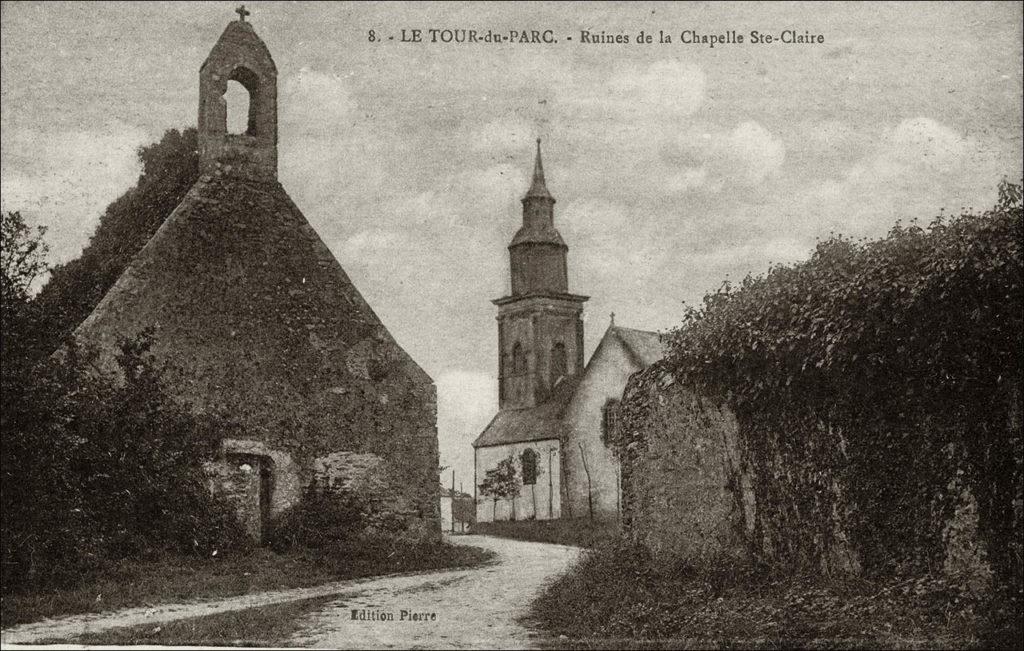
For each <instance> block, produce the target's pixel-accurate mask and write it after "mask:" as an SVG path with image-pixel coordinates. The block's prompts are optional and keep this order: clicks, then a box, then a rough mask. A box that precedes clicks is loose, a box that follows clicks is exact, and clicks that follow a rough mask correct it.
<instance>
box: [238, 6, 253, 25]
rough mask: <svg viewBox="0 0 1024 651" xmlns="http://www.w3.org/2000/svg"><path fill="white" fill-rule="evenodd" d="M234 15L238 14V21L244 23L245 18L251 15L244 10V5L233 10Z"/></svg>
mask: <svg viewBox="0 0 1024 651" xmlns="http://www.w3.org/2000/svg"><path fill="white" fill-rule="evenodd" d="M235 13H236V14H238V20H240V21H242V22H243V23H244V22H245V17H246V16H250V15H252V12H251V11H249V10H248V9H246V8H245V5H241V6H240V7H239V8H238V9H235Z"/></svg>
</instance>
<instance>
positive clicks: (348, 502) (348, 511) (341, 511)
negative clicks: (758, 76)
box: [267, 481, 369, 552]
mask: <svg viewBox="0 0 1024 651" xmlns="http://www.w3.org/2000/svg"><path fill="white" fill-rule="evenodd" d="M368 519H369V518H368V514H367V513H366V511H365V506H364V501H363V500H361V499H360V498H359V496H358V495H356V494H355V493H354V492H350V491H333V490H329V489H326V488H323V487H321V486H320V485H319V484H318V483H317V482H316V481H313V482H312V483H310V485H309V486H307V487H306V490H305V491H303V493H302V498H301V499H300V500H299V503H298V504H297V505H296V506H294V507H293V508H291V509H289V510H288V511H287V512H285V513H284V514H283V515H281V516H279V517H278V518H276V519H275V520H274V522H273V523H272V524H271V526H270V531H269V532H268V536H267V541H268V544H269V545H270V548H271V549H273V550H274V551H276V552H284V551H288V550H291V549H293V548H296V547H306V548H309V549H320V550H323V549H331V548H337V547H342V546H345V545H347V544H349V543H351V542H353V541H354V540H356V539H357V538H359V536H360V535H361V534H362V533H363V531H364V529H365V528H366V526H367V522H368Z"/></svg>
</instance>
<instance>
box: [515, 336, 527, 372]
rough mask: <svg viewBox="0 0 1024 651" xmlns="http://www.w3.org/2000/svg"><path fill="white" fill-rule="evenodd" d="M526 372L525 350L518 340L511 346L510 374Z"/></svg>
mask: <svg viewBox="0 0 1024 651" xmlns="http://www.w3.org/2000/svg"><path fill="white" fill-rule="evenodd" d="M524 373H526V352H525V351H524V350H523V345H522V344H521V343H519V342H518V341H517V342H516V344H515V345H514V346H512V374H513V375H523V374H524Z"/></svg>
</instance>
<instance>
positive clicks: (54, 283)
mask: <svg viewBox="0 0 1024 651" xmlns="http://www.w3.org/2000/svg"><path fill="white" fill-rule="evenodd" d="M196 150H197V148H196V134H195V130H194V129H189V130H186V131H185V132H183V133H180V132H178V131H168V132H167V133H166V134H165V135H164V137H163V139H162V140H161V141H160V142H159V143H155V144H153V145H151V146H149V147H143V148H140V150H139V160H140V162H141V163H142V167H143V171H142V175H141V176H140V177H139V181H138V183H137V185H136V186H135V187H134V188H132V189H131V190H129V191H128V192H126V193H125V194H124V195H122V196H121V197H120V198H119V199H118V200H117V201H115V202H114V203H112V204H111V205H110V206H109V207H108V208H107V210H106V212H105V213H104V214H103V216H102V217H101V218H100V223H99V226H98V227H97V230H96V232H95V233H94V234H93V236H92V238H91V241H90V243H89V245H88V246H87V247H86V248H85V250H84V251H83V253H82V255H81V256H80V257H79V258H77V259H75V260H72V261H71V262H69V263H67V264H65V265H60V266H58V267H56V268H54V269H52V270H50V271H51V274H50V278H49V280H48V282H47V283H46V285H44V286H43V288H42V290H41V291H40V293H39V294H38V295H36V296H32V295H31V288H32V285H33V283H34V282H35V281H36V280H37V279H38V278H40V277H41V276H42V274H43V273H45V272H46V271H47V267H46V261H45V256H46V253H47V247H46V244H45V241H44V239H43V235H44V230H43V229H37V230H36V231H33V230H32V229H30V228H29V227H28V226H27V225H26V224H25V221H24V220H23V219H22V217H21V215H20V214H19V213H16V212H15V213H6V214H4V215H3V219H2V247H0V249H2V263H3V264H2V271H3V273H2V278H0V281H2V301H3V302H2V310H0V317H2V330H3V344H2V346H0V350H2V368H3V373H2V404H3V415H2V417H0V421H2V423H0V426H2V430H3V450H4V452H3V462H2V465H3V469H2V472H3V485H4V490H3V491H2V502H3V514H4V515H3V521H2V526H3V532H2V533H3V549H2V562H3V578H4V580H3V586H4V592H5V593H8V592H10V591H18V590H36V589H42V588H45V587H48V586H59V585H68V584H70V583H73V582H75V581H77V580H78V579H80V578H81V577H82V575H83V573H85V572H87V571H88V570H89V569H96V568H99V567H102V566H103V565H104V564H105V563H106V562H108V561H110V560H115V559H122V558H130V557H140V556H146V555H149V554H152V553H154V552H157V551H161V550H167V549H173V550H175V551H179V552H189V553H192V552H209V550H210V549H212V548H214V547H219V548H224V547H226V546H228V547H229V546H231V545H233V544H241V543H242V540H243V538H242V537H241V535H242V532H241V530H240V529H239V527H238V525H237V524H236V522H235V518H234V515H233V514H232V512H231V511H230V510H229V509H228V508H227V507H226V506H225V505H224V504H222V503H221V502H220V500H218V499H216V498H214V497H212V496H211V495H210V493H209V491H207V490H206V486H205V478H204V476H203V473H202V469H201V464H202V462H203V461H204V460H206V459H207V458H209V456H210V453H211V449H212V446H213V445H215V443H216V441H215V438H214V437H215V434H216V432H217V431H218V429H219V427H218V426H217V424H215V423H213V422H212V421H209V420H207V419H202V418H198V417H195V416H193V415H191V414H190V413H188V412H187V411H186V410H185V409H184V408H182V407H180V406H179V405H177V404H176V403H175V402H174V400H172V399H171V398H170V397H169V396H168V395H167V394H166V393H165V392H164V390H163V388H162V387H161V383H160V377H161V375H162V373H163V372H164V371H165V369H161V368H157V367H156V365H155V364H154V363H153V360H152V358H151V357H150V356H149V354H148V351H149V347H150V345H151V344H152V341H151V337H150V336H149V335H148V334H146V333H140V335H139V336H138V337H137V338H136V339H134V340H131V341H124V342H122V348H121V354H120V356H119V359H118V362H119V363H120V366H121V371H122V375H123V378H121V379H122V380H123V381H112V380H110V379H105V378H102V377H99V376H98V375H97V374H95V373H91V372H90V365H91V356H90V354H89V353H88V351H80V350H78V349H76V348H75V346H74V345H73V344H72V343H71V342H70V340H69V339H68V335H69V334H70V333H71V332H72V331H73V330H74V328H75V327H77V326H78V324H79V323H80V322H81V321H82V320H84V319H85V317H86V316H88V314H89V313H90V312H91V311H92V310H93V308H94V307H95V306H96V304H97V303H98V302H99V301H100V299H101V298H102V297H103V295H104V294H105V293H106V292H107V290H108V289H109V288H110V286H111V285H113V283H114V282H115V281H116V280H117V278H118V277H119V276H120V274H121V273H122V271H123V270H124V268H125V267H126V266H127V265H128V263H129V261H130V260H131V259H132V258H133V257H134V255H135V254H136V253H137V252H138V251H139V250H140V249H141V248H142V247H143V246H144V245H145V244H146V242H147V241H148V240H149V238H150V237H151V236H152V235H153V233H154V232H155V231H156V230H157V228H159V227H160V225H161V224H162V223H163V221H164V220H165V219H166V218H167V216H168V215H169V214H170V213H171V211H172V210H173V209H174V207H175V206H176V205H177V204H178V203H179V202H180V201H181V199H182V197H183V196H184V194H185V193H186V192H187V191H188V188H189V187H191V185H192V184H193V183H194V181H195V179H196V177H197V175H198V162H197V161H198V158H197V152H196ZM62 344H63V345H64V348H63V349H62V351H63V352H62V354H61V355H52V353H54V351H55V350H56V349H57V348H58V347H60V346H61V345H62Z"/></svg>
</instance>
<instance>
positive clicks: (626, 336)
mask: <svg viewBox="0 0 1024 651" xmlns="http://www.w3.org/2000/svg"><path fill="white" fill-rule="evenodd" d="M609 330H611V332H612V334H614V335H615V336H616V337H618V339H619V341H621V342H622V345H623V346H625V347H626V350H628V351H629V353H630V354H631V355H632V356H633V357H634V358H635V360H636V362H637V363H638V364H639V365H640V366H641V367H643V368H647V367H648V366H650V365H651V364H653V363H655V362H657V361H658V360H660V359H661V358H662V357H664V356H665V342H664V341H663V338H662V336H661V335H660V334H658V333H657V332H650V331H648V330H634V329H633V328H623V327H621V326H612V327H611V328H609Z"/></svg>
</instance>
